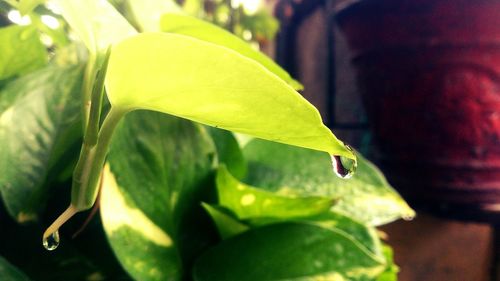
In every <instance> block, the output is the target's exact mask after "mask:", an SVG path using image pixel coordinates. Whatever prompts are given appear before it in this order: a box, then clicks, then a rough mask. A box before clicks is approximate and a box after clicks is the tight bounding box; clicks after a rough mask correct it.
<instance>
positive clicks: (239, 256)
mask: <svg viewBox="0 0 500 281" xmlns="http://www.w3.org/2000/svg"><path fill="white" fill-rule="evenodd" d="M384 267H385V265H384V263H383V261H380V260H378V259H377V258H376V257H374V256H373V255H372V254H370V253H369V252H366V251H365V250H364V247H360V245H359V244H358V243H357V242H355V241H353V240H352V239H351V238H350V237H349V236H346V235H345V234H344V233H343V232H341V231H336V230H334V229H328V228H323V227H321V226H318V225H312V224H304V223H283V224H275V225H269V226H264V227H262V228H257V229H253V230H250V231H248V232H245V233H243V234H241V235H238V236H235V237H233V238H230V239H228V240H224V241H223V242H222V243H220V244H219V245H217V246H216V247H213V248H211V249H210V250H208V251H207V252H206V253H205V254H204V255H202V256H201V257H200V258H199V259H198V260H197V262H196V264H195V267H194V273H193V276H194V279H195V280H196V281H212V280H217V281H226V280H227V281H234V280H239V281H246V280H248V281H255V280H261V281H272V280H350V281H354V280H363V278H374V277H376V276H378V275H379V274H380V273H381V272H382V271H383V270H384Z"/></svg>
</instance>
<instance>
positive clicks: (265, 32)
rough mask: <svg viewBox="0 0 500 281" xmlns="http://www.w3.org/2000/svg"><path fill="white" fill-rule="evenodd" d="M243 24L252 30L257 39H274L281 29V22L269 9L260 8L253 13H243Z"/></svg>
mask: <svg viewBox="0 0 500 281" xmlns="http://www.w3.org/2000/svg"><path fill="white" fill-rule="evenodd" d="M241 25H242V26H243V28H244V29H246V30H250V31H251V32H252V35H253V37H255V38H256V39H257V40H272V39H273V38H274V37H275V36H276V33H277V32H278V30H279V27H280V23H279V21H278V20H277V19H276V18H275V17H273V15H272V14H271V13H270V12H269V11H267V10H260V11H258V12H257V13H255V14H253V15H243V16H242V19H241Z"/></svg>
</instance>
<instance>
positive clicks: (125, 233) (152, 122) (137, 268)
mask: <svg viewBox="0 0 500 281" xmlns="http://www.w3.org/2000/svg"><path fill="white" fill-rule="evenodd" d="M214 160H215V147H214V145H213V142H212V140H211V138H210V136H209V135H208V133H207V132H206V131H205V130H204V128H203V127H202V126H199V125H197V124H194V123H192V122H189V121H187V120H182V119H179V118H174V117H171V116H167V115H164V114H160V113H156V112H146V111H139V112H134V113H131V114H129V115H127V116H126V117H125V119H124V122H122V123H121V124H120V125H118V128H117V129H116V132H115V135H114V137H113V140H112V143H111V147H110V152H109V156H108V163H109V166H107V167H108V168H106V170H105V174H104V179H103V190H102V195H101V216H102V219H103V224H104V229H105V231H106V233H107V235H108V237H109V240H110V242H111V246H112V248H113V250H114V251H115V253H116V255H117V257H118V259H119V260H120V262H121V263H122V265H123V266H124V268H125V269H126V270H127V271H128V272H129V274H130V275H131V276H132V277H133V278H135V279H136V280H180V279H181V276H182V275H183V268H182V267H183V266H186V267H188V266H189V264H190V262H191V261H192V260H193V259H194V256H196V255H198V254H199V251H201V250H202V249H204V248H205V247H206V246H207V244H208V243H211V242H210V241H211V239H213V240H215V235H216V234H215V230H214V229H212V230H211V227H210V225H212V224H211V222H210V219H209V217H208V216H207V215H206V213H205V211H204V210H203V209H202V207H201V206H200V202H201V200H202V199H203V198H205V194H206V193H207V192H210V191H211V192H213V190H211V188H212V187H213V165H214ZM210 235H212V237H211V236H210Z"/></svg>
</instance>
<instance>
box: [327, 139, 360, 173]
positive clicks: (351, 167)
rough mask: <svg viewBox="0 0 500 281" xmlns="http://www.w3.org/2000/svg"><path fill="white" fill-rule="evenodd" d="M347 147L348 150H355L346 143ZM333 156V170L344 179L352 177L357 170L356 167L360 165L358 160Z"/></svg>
mask: <svg viewBox="0 0 500 281" xmlns="http://www.w3.org/2000/svg"><path fill="white" fill-rule="evenodd" d="M345 147H346V148H347V149H348V150H350V151H353V149H352V148H351V147H350V146H349V145H346V146H345ZM331 157H332V166H333V172H334V173H335V175H337V176H338V177H339V178H342V179H348V178H350V177H352V175H354V172H356V168H357V166H358V163H357V162H356V160H353V159H350V158H347V157H344V156H338V155H332V156H331Z"/></svg>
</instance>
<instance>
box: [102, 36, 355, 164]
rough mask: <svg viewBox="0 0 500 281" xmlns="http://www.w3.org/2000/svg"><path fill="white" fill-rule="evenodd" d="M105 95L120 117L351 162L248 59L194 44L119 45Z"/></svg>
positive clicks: (148, 39) (146, 40)
mask: <svg viewBox="0 0 500 281" xmlns="http://www.w3.org/2000/svg"><path fill="white" fill-rule="evenodd" d="M131 65H133V67H130V66H131ZM106 90H107V94H108V98H109V100H110V102H111V105H112V106H114V107H115V109H116V110H118V111H119V110H123V111H131V110H134V109H148V110H155V111H160V112H164V113H168V114H172V115H175V116H179V117H183V118H187V119H190V120H193V121H196V122H200V123H203V124H207V125H210V126H214V127H220V128H222V129H226V130H230V131H235V132H240V133H245V134H250V135H254V136H256V137H259V138H264V139H268V140H272V141H277V142H283V143H288V144H291V145H296V146H302V147H306V148H311V149H316V150H322V151H326V152H328V153H330V154H336V155H341V156H345V157H347V158H350V159H355V156H354V154H353V153H352V152H351V151H350V150H348V149H347V148H345V146H344V144H343V143H342V142H341V141H339V140H337V138H336V137H335V136H334V135H333V134H332V132H331V131H330V130H329V129H328V128H327V127H326V126H325V125H323V123H322V122H321V117H320V115H319V113H318V111H317V109H316V108H314V107H313V106H312V105H311V104H310V103H309V102H307V101H306V100H305V99H304V98H303V97H302V96H301V95H300V94H299V93H297V92H296V91H294V90H293V89H292V88H291V87H290V86H288V85H287V84H286V83H285V82H284V81H283V80H281V79H280V78H278V77H277V76H275V75H274V74H272V73H270V72H269V71H268V70H267V69H265V68H264V67H262V66H261V65H260V64H259V63H257V62H255V61H254V60H252V59H248V58H246V57H244V56H242V55H240V54H238V53H236V52H234V51H232V50H230V49H227V48H225V47H221V46H217V45H214V44H212V43H208V42H204V41H201V40H198V39H195V38H192V37H187V36H183V35H177V34H170V33H146V34H139V35H137V36H135V37H132V38H129V39H127V40H124V41H123V42H121V43H120V44H117V45H116V46H115V47H114V48H113V52H112V54H111V58H110V61H109V67H108V74H107V76H106ZM328 166H330V164H328Z"/></svg>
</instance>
